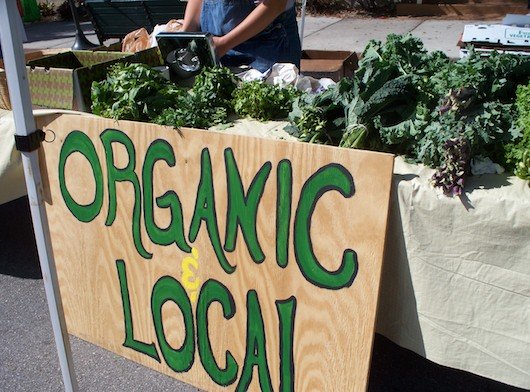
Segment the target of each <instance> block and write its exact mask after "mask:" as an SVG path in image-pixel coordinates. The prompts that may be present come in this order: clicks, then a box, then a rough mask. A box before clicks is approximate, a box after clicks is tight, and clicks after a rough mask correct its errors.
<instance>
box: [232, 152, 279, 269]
mask: <svg viewBox="0 0 530 392" xmlns="http://www.w3.org/2000/svg"><path fill="white" fill-rule="evenodd" d="M224 153H225V167H226V181H227V198H228V207H227V211H226V235H225V246H224V249H225V251H227V252H233V251H234V249H235V248H236V240H237V227H238V226H239V227H241V232H242V233H243V238H244V239H245V243H246V244H247V248H248V250H249V252H250V257H252V260H254V262H256V263H262V262H263V261H264V260H265V255H264V254H263V251H262V249H261V246H260V244H259V242H258V235H257V232H256V218H257V215H258V205H259V202H260V200H261V197H262V196H263V191H264V189H265V183H266V182H267V179H268V178H269V173H270V171H271V167H272V165H271V163H270V162H265V163H264V164H263V166H262V167H261V169H260V170H259V171H258V173H257V174H256V176H255V177H254V179H253V180H252V183H251V184H250V187H249V188H248V192H247V194H246V195H245V190H244V189H243V183H242V182H241V175H240V174H239V169H238V168H237V163H236V160H235V158H234V152H233V151H232V149H231V148H227V149H225V152H224Z"/></svg>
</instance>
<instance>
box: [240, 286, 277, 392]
mask: <svg viewBox="0 0 530 392" xmlns="http://www.w3.org/2000/svg"><path fill="white" fill-rule="evenodd" d="M265 343H266V342H265V327H264V325H263V316H262V315H261V307H260V305H259V301H258V294H257V293H256V291H255V290H250V291H249V292H248V293H247V348H246V353H245V363H244V365H243V370H242V371H241V377H240V378H239V383H238V384H237V388H236V391H238V392H242V391H247V390H248V387H249V385H250V382H251V381H252V372H253V369H254V366H257V367H258V377H259V385H260V387H261V390H262V391H272V385H271V375H270V373H269V367H268V364H267V348H266V344H265Z"/></svg>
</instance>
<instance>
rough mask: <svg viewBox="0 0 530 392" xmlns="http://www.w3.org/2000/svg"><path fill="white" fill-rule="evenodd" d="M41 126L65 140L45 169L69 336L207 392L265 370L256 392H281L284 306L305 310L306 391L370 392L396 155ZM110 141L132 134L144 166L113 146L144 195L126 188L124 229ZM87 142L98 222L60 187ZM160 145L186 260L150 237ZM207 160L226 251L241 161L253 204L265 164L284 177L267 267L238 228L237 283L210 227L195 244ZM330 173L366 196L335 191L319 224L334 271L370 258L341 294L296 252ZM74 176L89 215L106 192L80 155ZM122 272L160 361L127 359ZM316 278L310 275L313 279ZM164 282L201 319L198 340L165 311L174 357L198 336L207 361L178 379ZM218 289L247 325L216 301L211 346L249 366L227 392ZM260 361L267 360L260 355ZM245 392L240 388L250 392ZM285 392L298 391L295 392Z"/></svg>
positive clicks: (149, 129) (130, 125) (297, 355)
mask: <svg viewBox="0 0 530 392" xmlns="http://www.w3.org/2000/svg"><path fill="white" fill-rule="evenodd" d="M39 126H40V127H41V129H43V130H45V131H46V132H47V133H48V134H51V133H50V131H53V133H54V134H55V140H54V141H53V142H50V143H44V145H43V148H42V149H41V150H40V154H41V156H40V159H41V163H42V164H41V166H42V168H41V170H42V173H43V178H44V182H45V185H46V189H45V197H46V210H47V214H48V219H49V226H50V232H51V239H52V247H53V255H54V258H55V262H56V265H57V272H58V277H59V283H60V291H61V295H62V300H63V305H64V311H65V316H66V319H67V325H68V331H69V333H71V334H73V335H76V336H78V337H80V338H82V339H85V340H87V341H89V342H92V343H94V344H97V345H99V346H101V347H104V348H106V349H108V350H110V351H113V352H115V353H117V354H119V355H120V356H123V357H126V358H129V359H131V360H133V361H136V362H138V363H141V364H143V365H145V366H148V367H150V368H153V369H155V370H157V371H160V372H162V373H165V374H168V375H170V376H172V377H175V378H178V379H180V380H183V381H185V382H187V383H190V384H192V385H195V386H197V387H199V388H202V389H205V390H212V391H213V390H224V389H227V390H236V389H237V388H238V385H239V384H240V379H241V375H242V372H243V369H244V367H245V366H246V367H247V370H248V369H250V370H251V376H252V379H251V382H250V385H249V390H260V382H259V380H260V374H266V373H267V370H268V372H269V374H270V380H271V389H273V390H281V389H280V378H281V370H280V368H281V363H280V362H281V360H280V340H281V338H280V319H279V313H278V307H277V303H276V301H284V300H288V299H289V298H291V299H292V297H294V298H296V310H295V313H294V330H293V340H292V355H293V363H294V372H293V374H294V384H293V385H294V390H296V391H361V390H364V389H365V388H366V385H367V380H368V371H369V365H370V355H371V349H372V342H373V337H374V323H375V314H376V306H377V296H378V290H379V281H380V274H381V264H382V259H383V250H384V242H385V231H386V222H387V214H388V205H389V195H390V186H391V176H392V165H393V157H392V156H391V155H388V154H380V153H373V152H365V151H357V150H350V149H342V148H334V147H327V146H317V145H309V144H302V143H296V142H286V141H274V140H265V139H258V138H252V137H245V136H236V135H228V134H223V133H222V132H208V131H201V130H193V129H180V130H178V131H177V130H175V129H172V128H170V127H162V126H156V125H151V124H144V123H136V122H128V121H120V122H115V121H112V120H107V119H101V118H95V117H84V116H75V115H61V116H59V117H49V118H45V119H44V120H42V123H41V124H39ZM108 129H114V130H119V131H120V134H121V133H122V134H123V135H125V137H126V138H127V139H130V140H131V141H132V144H133V146H134V153H135V157H134V162H132V163H131V159H132V158H131V156H130V152H129V153H128V152H127V150H126V148H125V147H124V146H123V145H122V144H121V143H116V142H115V143H113V144H112V150H113V152H114V160H113V162H111V164H112V165H114V166H115V167H116V168H118V169H123V168H125V167H126V166H127V165H128V164H129V163H131V164H134V173H136V175H137V177H138V178H139V184H140V193H137V195H136V197H135V190H134V186H133V185H132V183H131V182H129V181H122V182H116V200H117V203H116V217H115V219H114V221H113V222H111V223H109V222H107V223H106V221H108V219H107V218H108V217H107V215H108V212H109V206H110V204H111V202H110V201H109V179H108V177H109V173H108V171H107V162H106V160H108V155H109V154H108V151H107V154H106V153H105V149H104V145H103V143H102V136H101V135H102V134H103V133H104V132H109V131H106V130H108ZM73 131H81V132H82V133H83V134H85V135H88V138H89V139H90V142H91V143H92V145H93V146H94V148H95V151H96V153H97V160H98V162H99V164H100V167H101V170H102V181H103V182H102V183H103V184H104V186H103V188H102V189H103V201H102V206H101V209H100V211H99V212H98V213H97V214H96V216H95V217H94V219H92V220H91V221H89V222H82V221H80V220H79V219H78V218H77V217H76V216H75V215H74V213H73V212H72V211H71V210H70V209H69V208H68V206H67V204H66V201H65V197H64V191H63V192H61V188H60V175H59V173H60V169H59V168H60V166H61V165H60V159H59V157H60V155H61V149H63V148H64V146H65V141H66V140H67V139H68V138H70V137H71V135H72V132H73ZM112 132H115V131H112ZM116 132H117V131H116ZM68 140H69V139H68ZM155 140H161V141H165V142H167V143H166V144H168V145H169V146H170V147H171V149H172V151H173V152H174V155H175V165H174V166H170V165H168V164H167V163H166V162H164V161H161V160H160V161H157V162H156V163H155V164H154V169H153V173H152V174H153V195H154V198H155V199H156V198H157V197H159V196H162V195H164V194H165V193H166V192H168V191H173V192H175V193H176V194H177V195H178V198H179V200H180V203H181V205H182V214H183V219H182V220H183V228H184V233H185V236H186V241H187V243H188V244H189V245H190V247H192V248H193V249H194V251H193V252H192V253H187V252H184V251H182V250H180V249H179V248H178V247H177V246H176V245H175V244H174V243H173V244H171V245H157V244H155V243H153V241H151V239H150V237H149V235H148V233H147V229H146V225H145V210H144V208H143V203H145V196H146V195H145V184H143V181H142V168H143V166H144V158H145V156H146V151H147V149H148V148H149V146H150V145H152V143H153V142H154V141H155ZM204 149H207V151H208V152H209V155H210V159H211V166H212V179H213V187H214V192H215V209H216V223H217V225H218V228H219V236H220V240H221V243H222V244H223V245H225V235H226V234H225V231H226V223H227V209H228V208H229V206H228V201H227V200H228V196H227V194H228V190H227V168H226V161H225V159H226V157H225V154H226V153H227V149H231V151H232V152H233V156H234V158H235V162H236V164H237V169H238V171H239V173H240V176H241V180H242V184H243V188H244V191H245V192H247V190H248V188H249V186H250V185H251V183H252V182H253V180H254V177H255V176H256V173H258V171H259V170H260V169H261V168H263V167H265V166H264V165H270V174H269V175H268V177H267V180H266V182H265V186H264V188H263V195H262V197H261V199H260V201H259V204H258V209H257V221H256V222H257V224H256V233H257V238H258V240H259V244H260V246H261V249H262V251H263V255H264V260H263V262H261V263H257V262H255V261H253V259H252V254H251V252H250V250H249V249H248V247H247V245H246V243H245V238H244V236H243V233H242V230H241V228H240V227H238V229H237V240H236V242H235V250H234V251H231V252H227V251H225V252H224V254H226V257H227V260H228V262H229V264H230V265H232V266H235V270H234V272H233V273H227V272H226V271H225V270H224V269H223V268H222V266H221V263H220V262H219V260H218V257H217V256H216V253H215V252H214V247H213V244H212V240H211V238H210V235H209V233H208V230H207V227H206V223H205V222H204V221H203V222H202V223H201V225H200V228H199V231H198V235H197V238H196V239H195V241H193V242H192V241H190V238H189V232H190V225H191V221H192V218H193V215H194V210H195V208H196V206H195V204H196V199H197V190H198V187H199V181H200V179H201V152H202V151H203V150H204ZM63 153H64V151H63ZM286 159H287V160H289V161H290V162H291V166H292V180H293V181H292V198H291V199H289V198H281V197H278V196H277V191H278V187H277V181H278V175H277V170H278V166H279V163H280V161H282V160H286ZM267 162H269V163H268V164H267ZM326 165H335V166H337V167H343V168H344V169H345V170H346V171H347V172H349V173H351V176H352V178H353V183H354V187H355V192H354V194H353V196H351V197H345V196H343V195H342V194H341V193H340V192H338V191H337V190H329V191H322V192H321V197H320V198H319V199H318V202H317V203H316V204H315V208H314V211H313V214H312V219H311V221H310V223H309V229H310V235H311V244H312V247H313V250H314V254H315V256H316V258H317V260H318V261H319V263H320V264H321V266H322V268H325V269H326V270H328V271H336V270H337V269H338V268H339V267H340V265H341V260H342V256H343V252H344V251H345V250H346V249H352V250H354V251H355V252H356V254H357V261H358V273H357V275H356V276H355V279H354V280H353V283H352V284H351V285H350V286H348V287H342V288H339V289H330V288H323V287H319V285H318V284H314V282H311V281H308V279H307V278H306V277H305V276H304V274H303V273H302V267H301V266H300V263H303V261H299V262H297V258H296V255H295V247H294V221H295V217H296V216H297V209H298V208H302V207H300V205H299V204H301V203H299V201H300V194H301V191H302V188H303V187H304V184H306V182H307V180H308V179H309V178H311V177H312V176H313V175H314V174H315V173H316V172H318V171H319V170H321V169H322V168H323V167H326ZM63 167H64V181H63V182H64V184H63V185H64V186H65V187H66V189H67V190H68V192H69V194H70V195H71V197H72V198H73V200H74V201H75V203H77V204H78V205H88V204H90V203H91V202H92V201H94V200H95V196H94V195H95V190H96V187H97V185H96V183H97V180H96V179H95V178H96V177H95V176H94V174H93V170H92V167H91V165H90V164H89V161H88V160H87V158H86V157H85V156H84V155H83V154H82V153H79V152H74V153H72V154H71V155H69V156H68V157H67V159H66V160H65V163H64V165H63ZM63 188H64V187H63ZM138 195H140V198H141V200H139V198H138ZM280 199H281V200H283V202H289V201H290V202H291V209H290V213H291V216H290V220H289V221H288V228H289V242H288V244H289V246H288V263H287V266H286V267H285V268H282V267H281V266H279V265H278V263H277V258H276V235H277V205H278V203H279V200H280ZM140 201H141V203H140V204H138V203H139V202H140ZM135 203H137V204H138V205H141V206H142V209H141V211H140V213H139V214H140V215H139V217H140V219H138V222H139V224H140V229H139V230H140V231H139V234H140V235H139V237H137V239H138V238H139V239H140V241H141V243H142V244H143V246H144V247H145V250H146V251H147V252H149V253H150V254H152V258H150V259H147V258H145V257H142V256H141V255H140V254H139V251H138V247H137V244H135V241H134V237H135V236H134V234H133V233H134V227H133V226H134V225H133V223H134V221H135V218H134V216H133V211H134V208H135ZM287 205H288V204H287ZM154 219H155V221H156V224H157V226H159V227H162V228H163V227H166V226H168V225H169V224H170V223H171V219H172V217H171V214H170V213H169V209H168V208H159V207H157V206H156V205H154ZM173 219H175V217H174V216H173ZM117 260H123V263H122V266H124V270H123V271H124V272H125V276H126V280H127V288H128V291H129V298H130V315H131V321H132V326H133V338H134V340H136V341H138V342H143V343H145V344H153V345H154V348H155V350H156V353H157V354H158V356H159V360H160V362H158V361H157V360H155V359H154V358H153V357H151V356H148V355H146V354H145V353H143V352H139V351H136V350H134V349H131V348H130V347H128V346H124V342H125V338H126V328H125V324H126V322H125V312H124V300H123V298H122V291H123V289H120V279H119V275H118V264H117ZM311 273H312V272H311V271H309V270H307V271H306V274H311ZM162 277H166V278H167V279H166V280H168V279H169V277H171V278H172V279H174V280H176V281H178V282H180V284H181V285H182V287H183V288H184V289H185V290H186V293H187V295H188V297H187V300H189V303H190V304H191V307H192V309H193V319H192V320H193V328H192V330H185V328H184V316H183V313H182V312H181V311H180V309H179V307H178V306H177V304H176V303H175V302H173V301H171V300H170V301H167V302H165V303H164V304H163V306H162V310H161V312H162V320H163V331H162V333H163V335H164V336H165V339H166V341H167V343H168V344H169V346H170V347H173V348H175V349H176V348H179V347H181V346H182V345H183V342H184V341H185V337H186V335H187V334H192V335H191V336H192V339H193V343H194V354H193V358H194V360H193V365H192V367H191V368H190V369H189V370H188V371H182V372H176V371H174V370H172V369H171V367H170V366H169V365H168V363H167V358H165V357H164V355H163V353H162V350H161V348H160V344H159V341H158V340H157V334H156V328H155V325H154V318H153V314H152V313H153V311H152V309H153V306H152V296H153V295H154V290H153V289H154V287H155V286H156V285H158V283H157V282H158V281H159V279H161V278H162ZM122 278H123V277H122ZM209 280H215V281H218V282H220V283H222V284H223V285H224V286H226V288H227V289H228V291H229V292H230V294H231V295H232V296H233V300H234V305H235V308H234V310H235V312H234V315H233V317H231V318H229V319H227V318H225V317H224V315H223V309H222V307H221V304H220V303H219V302H213V303H212V304H211V306H210V307H209V310H208V311H207V317H208V337H209V340H210V342H211V347H212V352H213V355H214V358H215V361H216V363H217V364H218V366H219V367H220V368H224V367H225V366H226V363H225V362H226V352H227V351H229V352H230V353H231V354H232V355H233V358H234V359H235V361H236V362H237V365H238V370H237V379H235V380H233V381H232V383H231V384H230V385H228V386H226V387H223V386H220V385H218V383H216V382H214V381H213V380H212V378H211V377H210V375H209V374H208V373H207V371H206V370H205V368H204V366H203V365H202V363H201V359H202V358H201V357H200V355H199V351H198V343H197V340H198V338H197V313H198V312H197V302H198V295H199V294H200V292H201V289H202V287H204V284H205V282H207V281H209ZM168 281H169V280H168ZM250 291H252V292H255V293H256V295H257V299H258V301H259V307H260V309H261V315H262V319H263V325H264V333H265V342H266V343H265V348H266V353H263V352H260V353H259V355H266V366H263V365H261V366H252V363H251V361H250V359H248V363H246V361H245V355H246V354H245V353H246V351H247V336H249V330H250V331H252V332H251V333H256V332H255V331H256V328H258V327H259V325H258V324H259V322H258V323H257V322H256V313H253V314H252V320H251V321H250V322H249V321H248V320H247V318H248V317H249V314H250V312H249V310H248V309H247V302H248V301H249V297H250V296H251V294H249V292H250ZM171 293H174V291H171ZM175 295H176V294H175ZM258 329H259V328H258ZM159 332H160V331H159ZM284 332H285V331H284ZM252 336H253V335H252ZM283 344H285V342H284V343H283ZM251 347H252V346H251ZM251 351H252V354H255V353H254V350H251ZM284 358H288V357H284ZM260 371H261V373H260ZM284 383H285V380H284ZM263 385H266V383H265V384H263ZM242 386H243V385H239V388H240V389H241V388H242ZM282 387H283V390H289V388H288V387H287V386H286V385H283V386H282ZM262 388H263V387H262ZM264 389H266V388H264Z"/></svg>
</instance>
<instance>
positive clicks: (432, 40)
mask: <svg viewBox="0 0 530 392" xmlns="http://www.w3.org/2000/svg"><path fill="white" fill-rule="evenodd" d="M499 22H500V20H490V21H476V20H475V21H473V20H442V19H432V18H409V17H398V18H336V17H320V16H319V17H314V16H307V17H306V20H305V27H304V38H303V48H304V49H321V50H322V49H325V50H350V51H355V52H358V53H359V52H362V51H363V49H364V47H365V46H366V44H367V43H368V41H369V40H371V39H377V40H382V41H383V40H385V38H386V36H387V35H388V34H390V33H397V34H405V33H411V34H413V35H415V36H417V37H419V38H421V39H422V40H423V43H424V44H425V48H426V49H427V50H441V51H443V52H445V53H446V54H447V55H449V56H450V57H458V47H457V43H458V39H459V37H460V34H462V32H463V31H464V26H465V25H466V24H473V23H499ZM82 28H83V31H84V32H85V35H86V37H87V38H88V39H89V40H90V41H92V42H94V43H97V42H98V41H97V38H96V35H95V34H94V30H93V28H92V25H91V23H90V22H83V23H82ZM26 34H27V36H28V42H27V43H25V44H24V48H26V49H50V48H69V47H71V46H72V45H73V43H74V40H75V26H74V23H73V22H71V21H59V22H39V23H32V24H26ZM110 42H111V41H108V42H106V44H108V43H110Z"/></svg>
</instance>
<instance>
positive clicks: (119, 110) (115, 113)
mask: <svg viewBox="0 0 530 392" xmlns="http://www.w3.org/2000/svg"><path fill="white" fill-rule="evenodd" d="M182 93H183V92H182V90H180V89H179V88H178V87H177V86H175V85H174V84H173V83H170V82H168V81H167V80H166V79H164V78H163V77H162V76H160V73H159V72H158V71H156V70H154V69H152V68H151V67H149V66H147V65H144V64H123V63H118V64H115V65H113V66H112V67H111V68H110V70H109V72H108V75H107V78H106V79H105V80H103V81H102V82H93V83H92V91H91V98H92V112H93V113H94V114H97V115H100V116H103V117H109V118H114V119H116V120H120V119H123V120H138V121H147V120H149V119H151V118H153V117H154V116H156V115H158V114H159V113H161V112H162V111H163V110H164V109H165V108H167V107H170V106H173V105H175V103H176V102H177V101H178V100H179V99H180V97H181V96H182Z"/></svg>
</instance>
